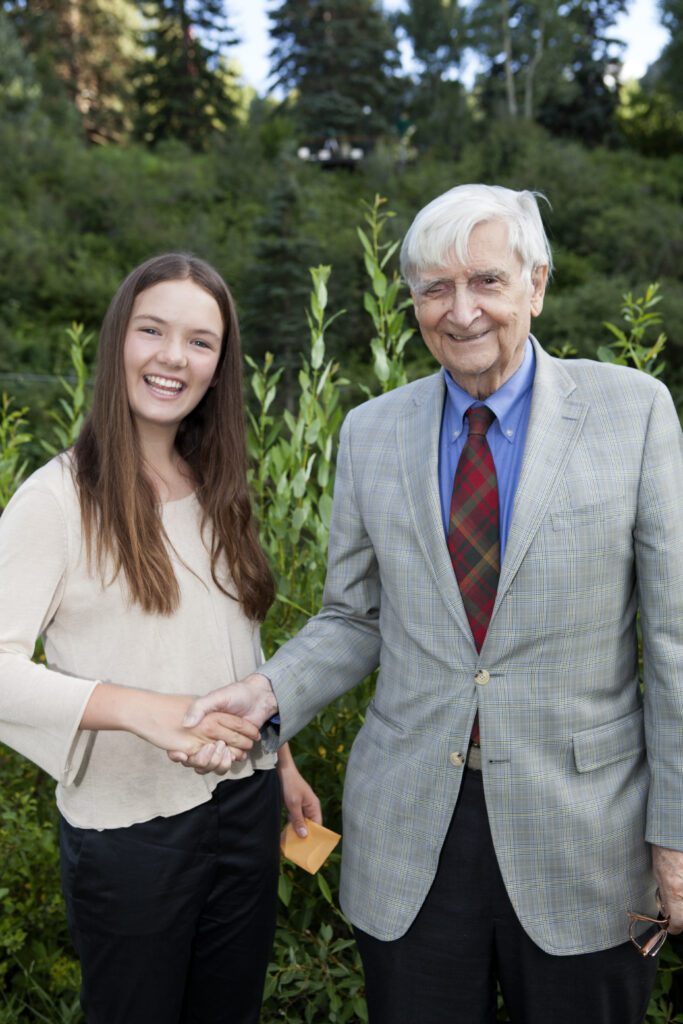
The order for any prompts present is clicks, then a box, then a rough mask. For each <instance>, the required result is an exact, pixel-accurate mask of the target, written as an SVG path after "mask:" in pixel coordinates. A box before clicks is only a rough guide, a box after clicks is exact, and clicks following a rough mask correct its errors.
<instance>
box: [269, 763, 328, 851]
mask: <svg viewBox="0 0 683 1024" xmlns="http://www.w3.org/2000/svg"><path fill="white" fill-rule="evenodd" d="M277 758H278V760H277V773H278V775H279V777H280V788H281V789H282V799H283V801H284V804H285V807H286V808H287V814H288V815H289V820H290V821H291V823H292V827H293V828H294V831H295V832H296V834H297V835H298V836H301V837H302V838H303V837H305V836H307V835H308V829H307V828H306V822H305V821H304V818H308V819H309V821H314V822H315V823H316V824H317V825H322V823H323V816H322V811H321V809H320V801H319V800H318V798H317V796H316V795H315V792H314V791H313V789H312V788H311V787H310V786H309V784H308V783H307V782H306V780H305V779H304V777H303V776H302V775H301V773H300V772H299V769H298V768H297V766H296V764H295V762H294V758H293V757H292V752H291V750H290V749H289V744H288V743H284V744H283V745H282V746H281V747H280V749H279V750H278V755H277Z"/></svg>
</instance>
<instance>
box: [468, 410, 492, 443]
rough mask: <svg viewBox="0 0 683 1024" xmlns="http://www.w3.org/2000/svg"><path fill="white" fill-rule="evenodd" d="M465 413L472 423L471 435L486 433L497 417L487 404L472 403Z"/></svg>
mask: <svg viewBox="0 0 683 1024" xmlns="http://www.w3.org/2000/svg"><path fill="white" fill-rule="evenodd" d="M465 415H466V416H467V419H468V420H469V424H470V437H471V436H472V434H481V435H485V434H486V431H487V430H488V429H489V427H490V426H491V424H492V423H493V421H494V420H495V418H496V414H495V413H494V412H491V410H490V409H489V407H488V406H487V405H471V406H470V407H469V409H468V410H467V412H466V413H465Z"/></svg>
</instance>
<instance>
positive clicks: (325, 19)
mask: <svg viewBox="0 0 683 1024" xmlns="http://www.w3.org/2000/svg"><path fill="white" fill-rule="evenodd" d="M269 16H270V19H271V22H272V25H271V29H270V34H271V37H272V39H273V40H274V47H273V51H272V54H271V58H272V61H273V65H272V67H273V71H272V73H273V78H274V80H275V82H276V84H277V85H279V86H281V87H282V88H283V89H286V90H292V89H295V90H296V93H297V97H296V116H297V120H298V121H299V123H300V124H301V127H302V130H303V132H304V134H305V135H306V136H307V137H311V138H316V137H317V138H320V140H321V141H322V139H324V138H325V137H327V136H339V137H343V138H350V139H355V140H358V141H361V140H367V139H375V138H376V137H377V136H378V135H379V134H380V133H383V132H386V131H387V130H388V128H389V124H390V121H391V120H392V118H391V113H392V110H391V98H392V94H393V93H395V89H394V87H393V83H392V77H391V73H392V72H395V70H396V68H397V67H398V59H397V53H396V40H395V38H394V36H393V33H392V32H391V31H390V28H389V25H388V23H387V21H386V19H385V17H384V15H383V12H382V10H381V8H380V7H379V5H378V4H377V3H376V2H375V0H325V2H324V3H317V4H311V3H309V2H308V0H283V2H281V3H279V4H277V5H276V6H275V7H274V8H272V9H271V10H270V11H269Z"/></svg>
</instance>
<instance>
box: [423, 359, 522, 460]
mask: <svg viewBox="0 0 683 1024" xmlns="http://www.w3.org/2000/svg"><path fill="white" fill-rule="evenodd" d="M441 372H442V374H443V376H444V379H445V381H446V409H445V415H446V417H447V420H446V423H447V429H448V436H449V439H450V440H451V441H456V440H457V439H458V437H459V436H460V434H461V433H462V429H463V423H464V419H465V413H466V412H467V410H468V409H469V407H470V406H471V405H487V406H488V407H489V409H490V410H491V412H493V413H495V416H496V421H497V423H498V426H499V427H500V431H501V434H502V435H503V437H504V438H505V439H506V441H509V443H510V444H514V441H515V438H516V437H517V432H518V428H519V424H520V419H521V418H522V415H523V413H524V405H525V398H526V396H527V395H528V393H529V391H530V389H531V386H532V385H533V383H534V373H535V372H536V356H535V355H534V350H533V346H532V344H531V341H530V340H528V339H527V343H526V345H525V347H524V359H523V360H522V365H521V366H520V368H519V369H518V370H516V371H515V372H514V373H513V375H512V376H511V377H510V379H509V380H506V381H505V383H504V384H503V385H502V387H500V388H498V390H497V391H494V393H493V394H492V395H489V397H488V398H487V399H486V401H485V402H477V401H472V396H471V395H468V393H467V392H466V391H465V390H464V389H463V388H461V387H460V385H459V384H456V383H455V381H454V380H453V378H452V377H451V375H450V373H448V371H447V370H445V369H442V371H441Z"/></svg>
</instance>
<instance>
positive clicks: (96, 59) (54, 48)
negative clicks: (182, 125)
mask: <svg viewBox="0 0 683 1024" xmlns="http://www.w3.org/2000/svg"><path fill="white" fill-rule="evenodd" d="M2 6H3V9H4V10H5V12H6V13H7V15H8V17H9V18H10V20H11V21H12V23H13V25H14V28H15V31H16V33H17V35H18V37H19V39H20V41H21V44H22V46H23V48H24V51H25V52H26V54H27V55H28V56H29V57H30V58H31V60H32V63H33V67H34V69H35V74H36V79H37V81H38V83H39V85H40V87H41V92H42V103H43V106H44V108H45V109H46V110H47V112H48V113H50V114H51V115H52V116H55V115H56V113H57V111H58V109H59V105H60V104H61V103H64V102H66V103H68V104H70V105H71V106H72V107H73V108H75V110H76V111H77V113H78V116H79V118H80V121H81V124H82V127H83V130H84V132H85V134H86V135H87V136H88V138H90V139H91V140H92V141H95V142H106V141H118V140H119V139H121V138H122V137H123V136H124V135H125V134H126V133H127V131H128V130H129V128H130V114H131V111H130V104H131V93H130V78H131V68H132V65H133V61H134V58H135V51H136V40H135V35H136V30H137V29H138V28H139V22H140V18H139V13H138V11H137V9H136V6H135V3H134V2H133V0H4V3H3V5H2Z"/></svg>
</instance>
